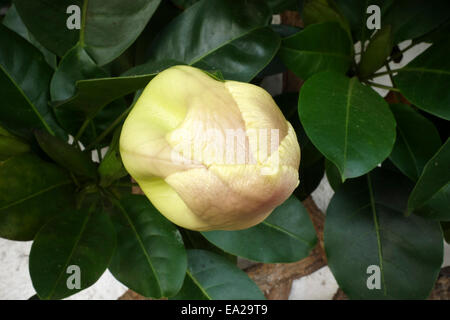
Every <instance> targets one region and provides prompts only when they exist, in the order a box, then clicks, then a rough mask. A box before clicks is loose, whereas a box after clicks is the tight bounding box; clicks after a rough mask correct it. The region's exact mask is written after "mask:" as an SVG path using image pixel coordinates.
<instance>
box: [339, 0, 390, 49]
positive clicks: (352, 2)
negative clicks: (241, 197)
mask: <svg viewBox="0 0 450 320" xmlns="http://www.w3.org/2000/svg"><path fill="white" fill-rule="evenodd" d="M335 2H336V5H337V6H338V7H339V9H340V12H341V13H342V14H343V16H345V17H346V18H347V21H348V22H349V24H350V28H351V30H352V35H353V40H354V42H356V41H358V40H360V41H361V42H363V43H364V42H365V40H367V39H368V38H369V37H370V35H371V34H372V33H373V30H369V29H368V28H367V25H366V23H367V19H368V18H369V17H370V15H371V14H368V13H367V8H368V7H369V6H370V5H377V6H379V7H380V11H381V15H380V16H381V21H382V22H381V23H382V26H383V25H384V21H383V17H384V14H385V12H386V9H388V8H389V6H390V5H391V4H392V2H393V0H335Z"/></svg>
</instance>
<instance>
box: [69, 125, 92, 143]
mask: <svg viewBox="0 0 450 320" xmlns="http://www.w3.org/2000/svg"><path fill="white" fill-rule="evenodd" d="M89 122H91V119H90V118H87V119H86V120H84V122H83V124H82V125H81V128H80V129H79V130H78V132H77V134H76V135H75V137H74V138H73V143H74V144H75V145H78V140H80V138H81V136H82V135H83V132H84V130H86V128H87V126H88V125H89Z"/></svg>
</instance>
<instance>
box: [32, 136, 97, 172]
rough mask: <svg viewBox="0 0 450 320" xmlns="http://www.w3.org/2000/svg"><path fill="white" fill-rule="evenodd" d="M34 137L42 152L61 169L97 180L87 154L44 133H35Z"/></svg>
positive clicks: (94, 168) (94, 169)
mask: <svg viewBox="0 0 450 320" xmlns="http://www.w3.org/2000/svg"><path fill="white" fill-rule="evenodd" d="M34 136H35V137H36V140H37V141H38V143H39V146H40V147H41V148H42V150H44V151H45V153H46V154H47V155H48V156H49V157H50V158H52V159H53V161H55V162H56V163H57V164H59V165H60V166H61V167H64V168H67V169H68V170H69V171H71V172H73V173H75V174H77V175H81V176H84V177H88V178H91V179H96V178H97V168H96V167H95V165H94V163H93V162H92V161H91V157H90V155H89V154H87V153H84V152H81V151H80V150H79V149H77V148H75V146H72V145H69V144H68V143H67V142H65V141H63V140H61V139H59V138H57V137H54V136H52V135H51V134H49V133H47V132H45V131H35V133H34Z"/></svg>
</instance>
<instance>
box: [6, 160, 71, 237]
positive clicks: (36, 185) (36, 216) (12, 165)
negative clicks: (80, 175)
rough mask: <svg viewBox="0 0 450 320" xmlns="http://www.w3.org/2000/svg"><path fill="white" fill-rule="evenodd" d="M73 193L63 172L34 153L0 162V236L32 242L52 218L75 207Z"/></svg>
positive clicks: (69, 180) (69, 181) (69, 182)
mask: <svg viewBox="0 0 450 320" xmlns="http://www.w3.org/2000/svg"><path fill="white" fill-rule="evenodd" d="M73 192H74V190H73V185H72V180H71V179H70V178H69V176H68V175H67V174H66V173H65V172H64V171H63V170H61V169H60V168H58V167H57V166H55V165H53V164H51V163H47V162H44V161H42V160H41V159H39V158H38V157H36V156H34V155H32V154H23V155H20V156H16V157H12V158H9V159H7V160H5V161H3V162H0V237H2V238H6V239H11V240H22V241H27V240H32V239H33V238H34V236H35V234H36V232H37V231H38V230H39V229H40V228H41V227H42V226H43V225H44V224H45V223H46V222H47V221H48V220H49V219H50V218H52V217H53V216H55V215H58V214H61V211H62V210H64V209H66V208H67V207H70V206H71V205H73V203H74V199H73ZM44 204H45V205H44Z"/></svg>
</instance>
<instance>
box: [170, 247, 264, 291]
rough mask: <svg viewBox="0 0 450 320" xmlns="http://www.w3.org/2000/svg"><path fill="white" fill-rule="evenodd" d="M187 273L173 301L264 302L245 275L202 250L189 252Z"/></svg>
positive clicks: (215, 255)
mask: <svg viewBox="0 0 450 320" xmlns="http://www.w3.org/2000/svg"><path fill="white" fill-rule="evenodd" d="M188 263H189V264H188V271H187V275H186V278H185V280H184V283H183V287H182V288H181V290H180V292H178V294H177V295H176V296H174V297H172V299H173V300H186V299H189V300H263V299H265V298H264V295H263V294H262V292H261V291H260V290H259V288H258V287H257V286H256V284H255V283H254V282H253V281H252V280H251V279H250V278H249V277H248V276H247V274H246V273H245V272H244V271H242V270H240V269H239V268H238V267H236V266H235V265H234V264H232V263H231V262H229V261H228V260H227V259H226V258H224V257H221V256H219V255H217V254H215V253H212V252H209V251H205V250H188Z"/></svg>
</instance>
